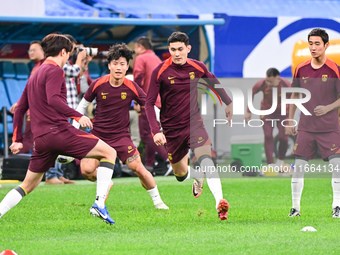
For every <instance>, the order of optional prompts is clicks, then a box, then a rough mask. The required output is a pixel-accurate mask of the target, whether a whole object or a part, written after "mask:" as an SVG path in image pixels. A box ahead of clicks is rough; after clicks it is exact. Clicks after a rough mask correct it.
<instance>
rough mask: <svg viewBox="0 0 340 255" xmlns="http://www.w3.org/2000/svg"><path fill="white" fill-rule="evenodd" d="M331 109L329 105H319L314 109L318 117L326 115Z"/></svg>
mask: <svg viewBox="0 0 340 255" xmlns="http://www.w3.org/2000/svg"><path fill="white" fill-rule="evenodd" d="M330 110H331V109H329V107H328V106H327V105H318V106H317V107H315V109H314V113H315V115H316V116H322V115H325V114H326V113H327V112H329V111H330Z"/></svg>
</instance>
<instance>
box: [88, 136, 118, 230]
mask: <svg viewBox="0 0 340 255" xmlns="http://www.w3.org/2000/svg"><path fill="white" fill-rule="evenodd" d="M116 155H117V153H116V150H115V149H113V148H112V147H110V146H109V145H107V144H106V143H104V142H103V141H102V140H99V141H98V143H97V145H96V146H95V147H94V148H93V149H92V150H91V151H90V152H89V153H88V154H87V155H86V157H87V158H95V159H100V163H99V165H98V169H97V191H96V199H95V202H94V204H93V206H92V207H91V208H90V213H91V214H92V215H94V216H98V217H100V218H101V219H102V220H103V221H104V222H107V223H109V224H113V223H114V221H113V220H112V218H111V217H110V215H109V213H108V211H107V208H106V206H105V200H106V198H107V193H108V190H110V187H111V186H112V175H113V169H114V166H115V164H114V162H115V161H116Z"/></svg>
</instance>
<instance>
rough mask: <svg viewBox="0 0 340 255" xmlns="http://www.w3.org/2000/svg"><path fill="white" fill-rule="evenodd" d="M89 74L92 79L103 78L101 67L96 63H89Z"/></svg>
mask: <svg viewBox="0 0 340 255" xmlns="http://www.w3.org/2000/svg"><path fill="white" fill-rule="evenodd" d="M89 74H90V77H91V78H92V79H97V78H99V77H100V76H101V71H100V67H99V65H98V64H97V63H96V62H90V63H89Z"/></svg>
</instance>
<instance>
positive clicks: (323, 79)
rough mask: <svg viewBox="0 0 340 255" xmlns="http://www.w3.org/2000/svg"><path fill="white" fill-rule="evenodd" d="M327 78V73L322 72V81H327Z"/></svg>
mask: <svg viewBox="0 0 340 255" xmlns="http://www.w3.org/2000/svg"><path fill="white" fill-rule="evenodd" d="M327 78H328V75H327V74H323V75H322V81H323V82H326V81H327Z"/></svg>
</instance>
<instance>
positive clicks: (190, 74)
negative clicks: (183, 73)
mask: <svg viewBox="0 0 340 255" xmlns="http://www.w3.org/2000/svg"><path fill="white" fill-rule="evenodd" d="M189 76H190V80H193V79H195V72H190V73H189Z"/></svg>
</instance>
